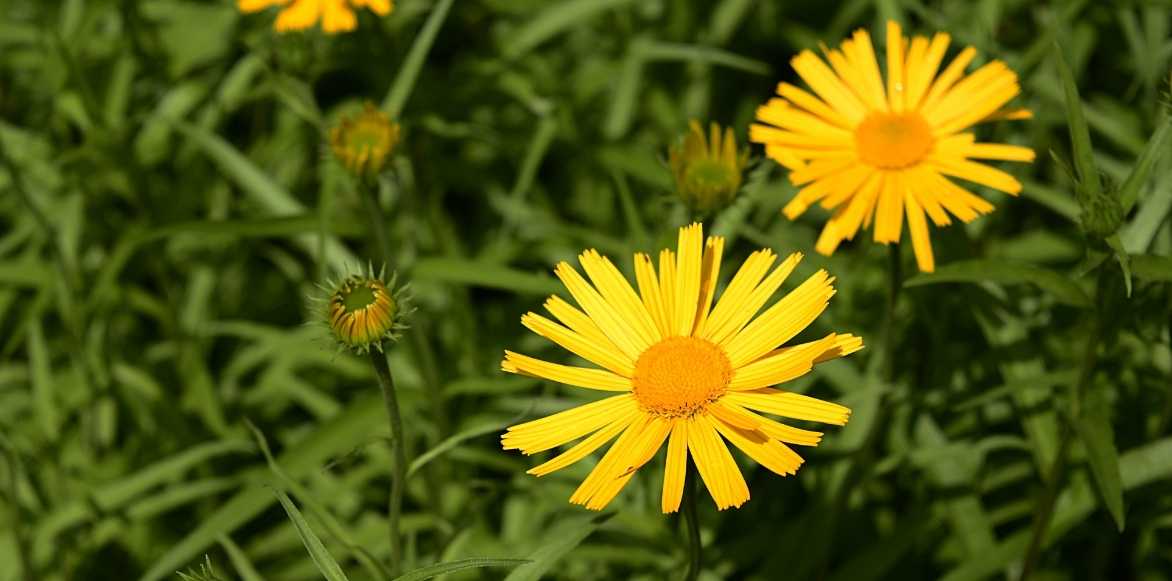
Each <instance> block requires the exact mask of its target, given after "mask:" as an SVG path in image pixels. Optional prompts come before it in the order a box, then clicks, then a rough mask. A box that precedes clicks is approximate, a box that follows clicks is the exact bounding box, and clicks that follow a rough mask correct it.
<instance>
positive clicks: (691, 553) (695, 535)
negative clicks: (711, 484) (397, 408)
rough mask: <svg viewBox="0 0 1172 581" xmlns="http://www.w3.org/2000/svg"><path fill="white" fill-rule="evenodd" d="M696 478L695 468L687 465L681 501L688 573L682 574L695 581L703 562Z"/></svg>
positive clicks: (690, 580) (688, 579) (688, 580)
mask: <svg viewBox="0 0 1172 581" xmlns="http://www.w3.org/2000/svg"><path fill="white" fill-rule="evenodd" d="M696 480H697V474H696V471H695V469H693V468H691V467H689V468H688V475H687V477H686V478H685V481H684V502H683V504H684V506H683V509H684V526H686V527H687V528H688V573H687V574H686V575H685V576H684V579H686V580H687V581H696V578H697V577H699V576H700V567H701V565H702V564H703V562H704V546H703V544H702V543H701V541H700V514H699V513H698V512H697V511H696V496H697V493H696V487H697V484H696Z"/></svg>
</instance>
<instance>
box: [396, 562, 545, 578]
mask: <svg viewBox="0 0 1172 581" xmlns="http://www.w3.org/2000/svg"><path fill="white" fill-rule="evenodd" d="M530 562H531V561H529V560H528V559H486V558H482V557H472V558H469V559H460V560H458V561H448V562H447V563H436V564H435V565H428V566H426V567H420V568H418V569H415V570H413V571H408V572H406V573H404V574H402V575H400V576H398V577H395V578H394V580H393V581H424V580H425V579H431V578H432V577H438V576H440V575H446V574H448V573H455V572H456V571H463V570H465V569H479V568H483V567H516V566H517V565H524V564H525V563H530Z"/></svg>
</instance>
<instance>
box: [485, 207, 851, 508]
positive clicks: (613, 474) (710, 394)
mask: <svg viewBox="0 0 1172 581" xmlns="http://www.w3.org/2000/svg"><path fill="white" fill-rule="evenodd" d="M723 247H724V239H723V238H720V237H718V236H713V237H710V238H708V240H707V242H706V243H705V241H704V238H703V232H702V228H701V226H700V224H693V225H691V226H688V227H685V228H681V229H680V233H679V255H678V256H677V255H676V254H675V253H673V252H672V251H670V250H666V249H665V250H663V251H661V252H660V254H659V272H658V274H657V273H656V271H655V267H654V266H653V265H652V262H651V257H650V256H648V255H646V254H636V255H635V275H636V278H637V281H638V285H639V293H636V292H635V290H634V289H633V288H631V285H630V284H629V283H628V282H627V280H626V279H625V278H624V277H623V275H622V274H621V273H620V272H619V270H618V269H617V268H615V266H614V264H612V263H611V262H610V260H609V259H607V258H606V257H604V256H601V255H600V254H599V253H598V252H597V251H595V250H587V251H586V252H584V253H582V255H581V256H579V257H578V259H579V261H580V262H581V263H582V267H583V268H584V269H585V270H586V275H587V276H588V277H589V278H590V281H589V282H588V281H587V280H586V279H585V278H583V277H582V275H580V274H578V271H576V270H575V269H574V267H572V266H570V265H569V264H568V263H565V262H563V263H561V264H559V265H558V266H557V268H556V269H555V271H554V272H555V273H556V274H557V276H558V278H560V279H561V281H562V282H563V283H564V284H565V285H566V288H567V289H569V291H570V294H571V295H572V296H573V297H574V300H575V301H577V303H578V304H579V305H580V306H581V308H582V310H579V309H578V308H576V307H574V306H572V305H571V304H570V303H569V302H567V301H565V300H563V299H562V298H561V297H558V296H556V295H554V296H551V297H550V298H549V300H548V301H546V303H545V308H546V309H548V310H549V312H550V313H551V314H552V315H553V316H554V318H556V319H557V320H558V321H560V322H561V324H559V323H557V322H554V321H552V320H550V319H547V318H545V317H543V316H541V315H538V314H536V313H528V314H526V315H525V316H523V317H521V323H522V324H523V325H525V326H526V327H528V328H529V329H530V330H531V331H533V332H535V333H537V334H538V335H541V336H542V337H545V338H547V339H549V340H550V341H553V342H554V343H557V344H558V345H561V346H562V347H564V348H566V349H568V350H569V351H571V352H573V353H574V354H576V355H578V356H579V357H581V358H583V359H585V360H586V361H589V362H590V363H593V364H595V365H597V366H598V367H600V368H601V369H599V368H584V367H571V366H567V365H560V364H557V363H549V362H546V361H541V360H539V359H534V358H532V357H528V356H526V355H521V354H519V353H514V352H512V351H506V352H505V359H504V361H502V362H501V368H502V369H504V370H505V371H508V372H510V373H520V374H525V375H531V376H534V377H539V378H543V379H548V380H551V381H557V382H560V383H565V384H569V385H574V386H578V387H584V388H587V389H596V390H601V391H609V392H617V393H618V395H613V396H611V397H607V398H604V399H601V400H598V401H595V402H593V403H589V404H586V405H582V406H579V407H577V408H574V409H570V410H567V411H564V412H560V413H557V414H554V415H552V416H548V417H545V418H541V419H539V420H534V421H531V422H528V423H525V424H521V425H518V426H513V427H511V428H509V429H508V431H507V432H506V433H505V434H504V435H503V436H502V437H501V442H502V444H503V446H504V448H505V449H506V450H514V449H515V450H521V451H522V452H524V453H525V454H534V453H536V452H541V451H545V450H550V449H552V448H556V447H558V446H561V445H563V444H567V443H569V442H571V441H573V440H577V439H578V438H582V437H585V439H583V440H581V441H580V442H578V443H577V444H576V445H574V446H573V447H571V448H570V449H568V450H566V451H565V452H563V453H561V454H560V455H558V456H556V457H554V458H553V459H551V460H549V461H548V462H545V463H544V464H541V465H540V466H537V467H535V468H533V469H532V470H529V473H530V474H533V475H536V476H544V475H546V474H549V473H550V472H553V471H555V470H560V469H562V468H565V467H566V466H569V465H571V464H573V463H574V462H577V461H579V460H581V459H582V458H585V457H586V456H587V455H589V454H590V453H591V452H593V451H595V450H597V449H598V448H599V447H601V446H602V445H603V444H606V443H607V442H610V441H611V440H615V438H617V440H615V443H614V444H613V445H611V447H610V449H609V450H608V451H607V453H606V454H605V455H604V456H603V457H602V460H601V461H600V462H599V463H598V465H597V466H595V467H594V470H593V471H591V472H590V475H589V476H587V477H586V480H585V481H583V482H582V484H581V486H579V487H578V490H577V491H576V492H575V493H574V494H573V496H572V497H571V498H570V502H572V503H575V504H584V505H586V507H587V508H590V509H594V510H600V509H602V508H603V507H605V506H606V505H607V504H608V503H609V502H610V501H611V499H613V498H614V497H615V496H616V495H617V494H618V493H619V491H620V490H622V488H623V486H624V485H626V483H627V481H629V480H630V479H631V476H632V475H633V474H634V473H635V471H636V470H638V469H639V468H640V467H641V466H643V465H644V464H646V463H647V462H649V461H650V460H651V459H652V458H653V457H654V456H655V454H656V452H657V451H658V450H659V448H660V447H662V446H663V443H664V442H665V441H666V442H667V467H666V471H665V473H664V478H663V500H662V508H663V512H665V513H668V512H674V511H676V510H677V509H678V508H679V505H680V498H681V496H682V494H683V487H684V473H685V467H686V464H687V457H688V456H689V455H691V457H692V461H693V462H694V463H695V465H696V468H698V469H699V472H700V477H701V479H702V480H703V481H704V484H705V486H707V488H708V491H709V492H710V493H711V494H712V498H713V500H715V501H716V506H717V507H718V508H720V509H721V510H723V509H726V508H729V507H733V506H740V505H741V504H743V503H744V502H745V501H746V500H748V499H749V489H748V487H747V486H746V485H745V480H744V478H742V476H741V472H740V470H739V469H738V468H737V465H736V462H735V461H734V460H733V457H732V455H731V454H729V451H728V448H727V447H726V446H725V441H726V440H727V441H728V442H731V443H732V444H733V445H734V446H736V447H738V448H740V449H741V450H743V451H744V452H745V453H746V454H747V455H748V456H749V457H750V458H752V459H754V460H756V461H757V462H758V463H759V464H761V465H763V466H765V467H766V468H768V469H770V470H772V471H774V472H776V473H778V474H781V475H786V474H793V473H794V472H795V471H797V469H798V466H800V465H801V464H802V458H801V457H800V456H798V454H797V453H795V452H794V451H793V450H792V449H791V448H790V447H789V446H787V445H786V444H797V445H801V446H814V445H817V444H818V442H819V440H821V438H822V434H821V432H813V431H809V430H804V429H799V428H795V427H791V426H787V425H784V424H781V423H778V422H776V421H774V420H772V419H769V418H767V417H765V416H762V415H760V414H758V413H755V412H764V413H768V414H773V415H778V416H783V417H787V418H794V419H799V420H810V421H817V422H826V423H830V424H837V425H843V424H845V423H846V420H847V417H848V416H849V415H850V410H848V409H847V408H845V407H843V406H840V405H838V404H833V403H828V402H824V401H821V400H818V399H814V398H812V397H807V396H805V395H800V394H797V393H789V392H785V391H780V390H777V389H773V388H771V387H770V386H772V385H776V384H779V383H784V382H786V381H790V380H792V379H795V378H797V377H800V376H801V375H804V374H805V373H806V372H808V371H810V369H811V368H812V367H813V366H814V364H816V363H820V362H823V361H826V360H828V359H833V358H835V357H841V356H843V355H846V354H848V353H853V352H855V351H858V350H859V349H861V348H862V346H863V341H862V339H860V338H859V337H855V336H853V335H849V334H837V333H830V334H828V335H826V336H825V337H823V338H821V339H818V340H817V341H811V342H808V343H800V344H797V345H792V346H789V347H781V345H782V344H783V343H785V342H786V341H789V340H790V339H792V338H794V336H796V335H797V334H798V333H799V332H801V331H802V330H803V329H805V328H806V327H807V326H808V325H809V324H810V323H811V322H813V321H814V319H815V318H817V317H818V315H819V314H820V313H821V312H822V311H823V310H824V309H826V305H827V302H828V301H829V300H830V297H831V296H832V295H834V287H833V286H832V283H833V281H834V279H833V278H831V277H830V276H829V275H827V274H826V271H818V272H817V273H815V274H814V275H813V276H811V277H810V278H808V279H806V281H805V282H803V283H802V284H801V285H799V286H798V287H797V288H796V289H794V290H793V291H792V292H790V293H789V294H788V295H786V296H785V297H783V298H781V299H780V300H778V301H777V302H775V303H774V304H773V305H772V306H770V307H769V308H768V309H766V310H765V311H764V312H763V313H761V314H760V316H757V317H756V318H754V315H756V314H757V312H758V311H759V310H760V309H761V308H762V307H763V306H764V305H765V303H766V301H768V300H769V298H770V297H771V296H773V294H774V293H775V292H776V291H777V289H778V287H780V286H781V283H782V282H783V281H784V280H785V279H786V277H787V276H788V275H789V274H790V273H791V272H793V269H794V267H795V266H796V265H797V264H798V261H799V260H801V254H799V253H794V254H791V255H790V256H789V257H788V258H786V259H785V260H783V261H782V262H781V264H779V265H778V266H777V267H776V268H774V269H773V270H772V271H770V267H771V266H772V265H773V263H774V262H776V260H777V255H775V254H774V253H773V252H771V251H770V250H759V251H757V252H754V253H753V254H752V255H750V256H749V258H748V259H747V260H746V261H745V263H744V264H743V265H742V266H741V268H740V270H739V271H738V272H737V274H736V276H734V277H733V279H732V281H731V282H730V283H729V285H728V287H727V288H726V289H725V290H724V292H723V294H722V295H721V297H720V300H718V301H716V306H715V307H713V306H712V303H713V298H714V296H715V294H716V280H717V277H718V275H719V272H720V256H721V251H722V249H723Z"/></svg>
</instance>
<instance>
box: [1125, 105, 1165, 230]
mask: <svg viewBox="0 0 1172 581" xmlns="http://www.w3.org/2000/svg"><path fill="white" fill-rule="evenodd" d="M1170 134H1172V115H1165V116H1164V122H1163V123H1161V124H1160V126H1159V127H1158V128H1156V131H1155V133H1152V137H1151V138H1150V139H1148V143H1147V145H1146V146H1144V150H1143V152H1142V153H1140V154H1139V158H1138V159H1136V160H1135V165H1134V166H1133V167H1132V168H1131V173H1129V174H1128V175H1127V179H1126V180H1124V182H1123V185H1122V186H1120V187H1119V202H1120V203H1121V204H1123V213H1124V214H1127V213H1128V212H1130V211H1131V208H1132V207H1133V206H1135V202H1136V200H1138V199H1139V190H1140V188H1142V187H1143V186H1144V184H1145V183H1147V181H1148V178H1149V177H1150V176H1151V175H1152V168H1154V167H1155V165H1156V160H1158V159H1159V158H1160V154H1162V153H1164V151H1165V150H1166V149H1167V148H1166V147H1164V142H1165V141H1167V140H1168V135H1170Z"/></svg>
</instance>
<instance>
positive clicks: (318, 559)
mask: <svg viewBox="0 0 1172 581" xmlns="http://www.w3.org/2000/svg"><path fill="white" fill-rule="evenodd" d="M276 496H277V500H279V501H280V502H281V506H282V507H283V508H284V509H285V514H287V515H289V520H291V521H293V526H294V527H295V528H296V529H297V536H298V537H301V542H302V544H304V545H305V550H306V551H308V552H309V557H310V558H311V559H313V563H314V564H315V565H317V570H318V571H320V572H321V574H322V576H323V577H325V578H326V581H350V580H349V579H348V578H347V577H346V573H344V572H343V571H342V567H341V565H338V562H337V561H335V560H334V557H333V556H331V555H330V552H329V551H328V550H326V546H325V545H323V544H322V542H321V539H319V538H318V537H317V535H316V534H314V532H313V528H312V527H310V526H309V523H308V522H307V521H306V520H305V517H304V516H302V515H301V511H300V510H297V505H295V504H293V501H292V500H290V499H289V495H288V494H285V492H284V491H283V490H277V491H276Z"/></svg>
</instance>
